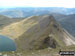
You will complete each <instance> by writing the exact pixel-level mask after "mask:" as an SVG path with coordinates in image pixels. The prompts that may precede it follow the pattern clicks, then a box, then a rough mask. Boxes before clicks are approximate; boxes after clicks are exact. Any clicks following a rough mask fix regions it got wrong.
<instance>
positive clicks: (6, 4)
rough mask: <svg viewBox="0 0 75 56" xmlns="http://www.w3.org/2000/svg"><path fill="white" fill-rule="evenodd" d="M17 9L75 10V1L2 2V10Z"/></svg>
mask: <svg viewBox="0 0 75 56" xmlns="http://www.w3.org/2000/svg"><path fill="white" fill-rule="evenodd" d="M15 7H64V8H75V0H6V1H5V0H0V8H15Z"/></svg>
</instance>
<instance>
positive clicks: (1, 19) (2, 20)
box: [0, 15, 21, 28]
mask: <svg viewBox="0 0 75 56" xmlns="http://www.w3.org/2000/svg"><path fill="white" fill-rule="evenodd" d="M20 20H21V19H13V18H9V17H7V16H4V15H0V28H3V27H5V26H6V25H9V24H11V23H13V22H17V21H20Z"/></svg>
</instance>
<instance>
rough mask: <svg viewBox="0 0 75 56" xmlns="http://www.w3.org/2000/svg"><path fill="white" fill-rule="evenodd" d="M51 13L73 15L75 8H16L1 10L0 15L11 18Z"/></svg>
mask: <svg viewBox="0 0 75 56" xmlns="http://www.w3.org/2000/svg"><path fill="white" fill-rule="evenodd" d="M51 13H57V14H64V15H68V14H74V13H75V8H63V7H17V8H7V9H1V10H0V15H6V16H8V17H11V18H19V17H29V16H34V15H46V14H51Z"/></svg>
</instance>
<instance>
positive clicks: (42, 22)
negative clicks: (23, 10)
mask: <svg viewBox="0 0 75 56" xmlns="http://www.w3.org/2000/svg"><path fill="white" fill-rule="evenodd" d="M63 33H64V32H63V29H62V28H61V27H60V25H59V24H58V23H57V22H56V21H55V20H54V18H53V16H49V15H45V16H32V17H29V18H27V19H24V20H22V21H20V22H17V23H13V24H11V25H9V26H7V27H5V28H4V29H2V30H1V32H0V34H3V35H7V36H10V37H12V38H11V39H13V40H14V41H15V42H16V44H17V48H18V49H21V50H31V49H39V48H45V47H52V48H56V47H57V46H64V45H65V44H66V43H65V42H64V38H65V36H63V35H64V34H63Z"/></svg>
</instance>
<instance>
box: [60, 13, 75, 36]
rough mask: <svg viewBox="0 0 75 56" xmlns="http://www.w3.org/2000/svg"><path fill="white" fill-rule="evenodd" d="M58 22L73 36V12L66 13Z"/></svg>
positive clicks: (74, 34)
mask: <svg viewBox="0 0 75 56" xmlns="http://www.w3.org/2000/svg"><path fill="white" fill-rule="evenodd" d="M60 19H61V20H59V22H60V23H61V25H62V26H63V27H64V28H65V29H66V30H67V31H68V32H69V33H71V34H72V35H73V36H75V14H71V15H67V16H66V17H63V18H60Z"/></svg>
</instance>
